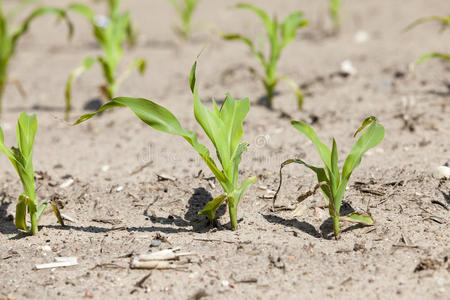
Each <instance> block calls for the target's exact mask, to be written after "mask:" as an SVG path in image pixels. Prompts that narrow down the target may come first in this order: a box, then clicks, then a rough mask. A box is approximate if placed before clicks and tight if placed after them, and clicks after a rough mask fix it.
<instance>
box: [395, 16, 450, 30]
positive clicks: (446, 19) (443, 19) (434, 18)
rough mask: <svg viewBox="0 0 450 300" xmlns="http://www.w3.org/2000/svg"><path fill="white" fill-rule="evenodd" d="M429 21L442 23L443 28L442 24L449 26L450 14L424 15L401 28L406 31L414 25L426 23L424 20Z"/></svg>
mask: <svg viewBox="0 0 450 300" xmlns="http://www.w3.org/2000/svg"><path fill="white" fill-rule="evenodd" d="M431 21H437V22H440V23H442V27H443V28H444V26H445V27H446V26H450V16H449V17H442V16H431V17H424V18H420V19H418V20H416V21H414V22H413V23H411V24H409V25H408V26H407V27H406V28H405V29H403V31H408V30H411V29H412V28H414V27H416V26H417V25H420V24H423V23H426V22H431Z"/></svg>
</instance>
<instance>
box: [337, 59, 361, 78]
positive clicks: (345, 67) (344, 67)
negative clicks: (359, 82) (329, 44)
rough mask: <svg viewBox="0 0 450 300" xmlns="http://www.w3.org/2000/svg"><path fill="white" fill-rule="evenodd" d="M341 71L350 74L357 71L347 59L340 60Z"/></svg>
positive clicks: (354, 73)
mask: <svg viewBox="0 0 450 300" xmlns="http://www.w3.org/2000/svg"><path fill="white" fill-rule="evenodd" d="M341 72H342V73H344V74H347V75H350V76H352V75H356V73H358V71H357V70H356V68H355V67H354V66H353V63H352V62H351V61H350V60H349V59H346V60H344V61H343V62H341Z"/></svg>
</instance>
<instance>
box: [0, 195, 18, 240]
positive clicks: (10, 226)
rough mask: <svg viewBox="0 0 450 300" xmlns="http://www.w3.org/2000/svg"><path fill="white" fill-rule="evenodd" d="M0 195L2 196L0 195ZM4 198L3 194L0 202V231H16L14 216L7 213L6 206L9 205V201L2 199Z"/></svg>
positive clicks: (10, 232)
mask: <svg viewBox="0 0 450 300" xmlns="http://www.w3.org/2000/svg"><path fill="white" fill-rule="evenodd" d="M0 197H2V196H1V195H0ZM5 198H6V196H5V195H3V200H2V201H1V202H0V232H1V233H2V234H13V233H17V229H16V226H15V225H14V217H13V216H12V215H11V214H8V207H9V206H10V205H11V202H7V201H4V199H5Z"/></svg>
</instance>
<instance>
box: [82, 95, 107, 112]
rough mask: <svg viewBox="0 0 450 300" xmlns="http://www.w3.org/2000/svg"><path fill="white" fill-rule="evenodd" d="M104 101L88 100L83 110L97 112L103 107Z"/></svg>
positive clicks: (98, 99)
mask: <svg viewBox="0 0 450 300" xmlns="http://www.w3.org/2000/svg"><path fill="white" fill-rule="evenodd" d="M102 105H103V101H102V99H100V98H94V99H91V100H88V101H87V102H86V103H85V104H84V105H83V109H84V110H87V111H97V110H99V108H100V107H102Z"/></svg>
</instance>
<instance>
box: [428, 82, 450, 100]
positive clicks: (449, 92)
mask: <svg viewBox="0 0 450 300" xmlns="http://www.w3.org/2000/svg"><path fill="white" fill-rule="evenodd" d="M443 84H444V86H445V88H446V89H447V90H446V91H445V92H441V91H439V92H438V91H435V90H431V91H428V92H427V93H428V94H431V95H434V96H439V97H449V96H450V83H448V82H444V83H443Z"/></svg>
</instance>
